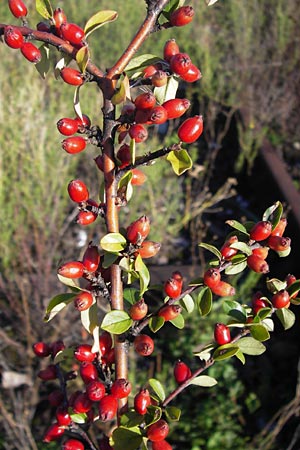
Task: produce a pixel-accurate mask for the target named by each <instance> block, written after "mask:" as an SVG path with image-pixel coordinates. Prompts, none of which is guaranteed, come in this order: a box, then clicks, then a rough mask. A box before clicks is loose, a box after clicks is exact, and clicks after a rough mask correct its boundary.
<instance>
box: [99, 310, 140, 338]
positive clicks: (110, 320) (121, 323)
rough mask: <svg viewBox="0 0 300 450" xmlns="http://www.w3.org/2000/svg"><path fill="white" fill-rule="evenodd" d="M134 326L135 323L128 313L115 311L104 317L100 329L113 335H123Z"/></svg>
mask: <svg viewBox="0 0 300 450" xmlns="http://www.w3.org/2000/svg"><path fill="white" fill-rule="evenodd" d="M132 324H133V321H132V319H131V318H130V316H129V315H128V314H127V312H125V311H118V310H113V311H110V312H108V313H107V314H106V315H105V316H104V319H103V321H102V324H101V326H100V328H102V330H106V331H109V332H110V333H113V334H122V333H124V332H125V331H127V330H129V328H130V327H131V326H132Z"/></svg>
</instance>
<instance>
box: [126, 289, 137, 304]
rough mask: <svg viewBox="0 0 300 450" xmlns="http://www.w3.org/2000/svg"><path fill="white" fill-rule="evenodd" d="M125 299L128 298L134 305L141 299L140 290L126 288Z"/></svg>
mask: <svg viewBox="0 0 300 450" xmlns="http://www.w3.org/2000/svg"><path fill="white" fill-rule="evenodd" d="M123 297H124V300H126V301H127V302H128V303H129V304H130V305H133V304H134V303H136V302H137V301H139V300H140V298H141V296H140V291H138V290H137V289H135V288H126V289H124V292H123Z"/></svg>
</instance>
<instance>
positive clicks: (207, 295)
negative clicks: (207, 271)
mask: <svg viewBox="0 0 300 450" xmlns="http://www.w3.org/2000/svg"><path fill="white" fill-rule="evenodd" d="M197 300H198V309H199V312H200V314H201V316H203V317H204V316H207V315H208V314H209V313H210V311H211V308H212V293H211V290H210V289H209V288H208V287H205V288H203V289H201V290H200V292H199V294H198V299H197Z"/></svg>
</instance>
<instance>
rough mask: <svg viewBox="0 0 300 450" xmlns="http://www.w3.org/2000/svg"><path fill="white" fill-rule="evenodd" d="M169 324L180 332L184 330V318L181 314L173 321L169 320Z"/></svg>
mask: <svg viewBox="0 0 300 450" xmlns="http://www.w3.org/2000/svg"><path fill="white" fill-rule="evenodd" d="M170 323H171V324H172V325H174V327H176V328H178V329H179V330H182V329H183V328H184V318H183V315H182V314H179V315H178V316H177V317H175V319H173V320H170Z"/></svg>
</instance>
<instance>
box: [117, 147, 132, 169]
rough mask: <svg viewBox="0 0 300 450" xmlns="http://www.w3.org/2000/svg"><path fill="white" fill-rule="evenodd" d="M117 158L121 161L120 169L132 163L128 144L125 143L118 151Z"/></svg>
mask: <svg viewBox="0 0 300 450" xmlns="http://www.w3.org/2000/svg"><path fill="white" fill-rule="evenodd" d="M117 158H118V160H119V161H120V163H121V164H120V166H119V167H120V169H124V167H126V166H128V165H129V164H130V163H131V152H130V147H129V145H128V144H123V145H121V147H120V148H119V150H118V151H117Z"/></svg>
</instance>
